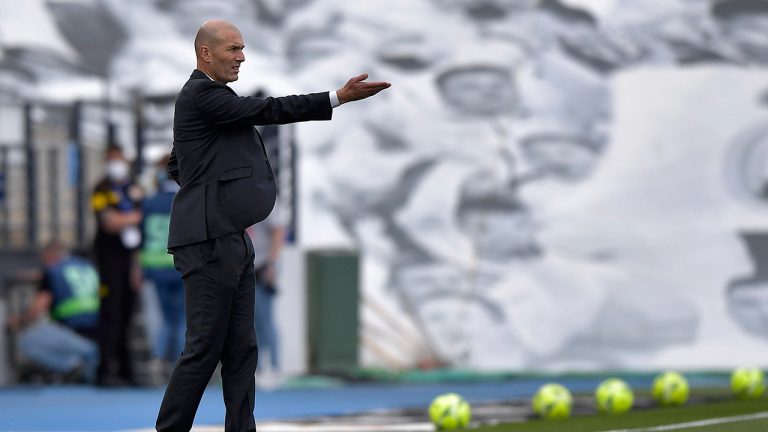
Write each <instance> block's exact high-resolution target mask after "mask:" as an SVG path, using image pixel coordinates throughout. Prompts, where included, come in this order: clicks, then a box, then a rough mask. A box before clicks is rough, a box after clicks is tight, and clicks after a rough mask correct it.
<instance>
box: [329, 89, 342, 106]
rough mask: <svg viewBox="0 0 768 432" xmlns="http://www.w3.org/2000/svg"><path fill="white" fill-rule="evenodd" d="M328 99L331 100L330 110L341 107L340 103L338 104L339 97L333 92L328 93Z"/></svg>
mask: <svg viewBox="0 0 768 432" xmlns="http://www.w3.org/2000/svg"><path fill="white" fill-rule="evenodd" d="M328 97H330V98H331V108H336V107H337V106H339V105H341V102H339V96H338V95H336V92H335V91H331V92H328Z"/></svg>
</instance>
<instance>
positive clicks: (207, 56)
mask: <svg viewBox="0 0 768 432" xmlns="http://www.w3.org/2000/svg"><path fill="white" fill-rule="evenodd" d="M200 58H201V59H203V61H204V62H206V63H210V62H211V51H210V50H209V49H208V47H207V46H206V45H203V46H201V47H200Z"/></svg>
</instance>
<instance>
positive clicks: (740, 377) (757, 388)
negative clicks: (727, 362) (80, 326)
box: [731, 367, 765, 399]
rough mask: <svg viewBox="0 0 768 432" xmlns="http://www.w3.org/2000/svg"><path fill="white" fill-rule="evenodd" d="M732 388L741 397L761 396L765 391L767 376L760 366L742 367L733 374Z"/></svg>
mask: <svg viewBox="0 0 768 432" xmlns="http://www.w3.org/2000/svg"><path fill="white" fill-rule="evenodd" d="M731 390H732V391H733V394H734V395H735V396H736V397H737V398H739V399H753V398H759V397H760V396H762V395H763V393H764V392H765V377H764V376H763V371H761V370H760V369H758V368H752V367H749V368H748V367H740V368H737V369H736V370H734V371H733V374H731Z"/></svg>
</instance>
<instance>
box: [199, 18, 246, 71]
mask: <svg viewBox="0 0 768 432" xmlns="http://www.w3.org/2000/svg"><path fill="white" fill-rule="evenodd" d="M207 46H208V59H207V60H208V61H209V72H210V73H211V74H212V76H211V78H213V79H214V80H216V81H218V82H222V83H228V82H232V81H237V78H238V74H239V73H240V64H241V63H242V62H244V61H245V55H244V54H243V49H244V48H245V44H244V43H243V37H242V36H241V35H240V31H238V30H237V29H236V28H234V27H226V28H222V29H221V30H219V32H218V34H217V37H216V39H215V40H214V41H213V42H212V43H210V44H209V45H207Z"/></svg>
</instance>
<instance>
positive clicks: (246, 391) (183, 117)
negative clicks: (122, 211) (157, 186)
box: [156, 20, 390, 432]
mask: <svg viewBox="0 0 768 432" xmlns="http://www.w3.org/2000/svg"><path fill="white" fill-rule="evenodd" d="M244 48H245V45H244V44H243V38H242V36H241V35H240V31H239V30H238V29H237V27H235V26H234V25H232V24H231V23H229V22H226V21H222V20H216V21H208V22H205V23H204V24H203V25H202V27H200V29H199V30H198V32H197V36H196V37H195V52H196V54H197V69H195V71H194V72H192V76H191V77H190V78H189V80H188V81H187V83H186V84H185V85H184V87H183V88H182V89H181V92H179V95H178V98H177V100H176V110H175V114H174V119H173V151H172V154H171V160H170V161H169V163H168V173H169V174H170V176H171V178H173V179H175V180H176V181H177V182H178V183H179V185H180V186H181V188H180V189H179V191H178V193H177V194H176V197H175V199H174V201H173V208H172V210H171V222H170V227H169V237H168V249H169V251H170V252H171V253H172V254H173V259H174V266H175V267H176V269H177V270H178V271H179V272H181V275H182V278H183V280H184V291H185V297H184V300H185V310H186V319H187V334H186V341H185V345H184V351H183V353H182V354H181V357H180V358H179V360H178V362H177V363H176V366H175V368H174V371H173V374H172V375H171V379H170V382H169V384H168V388H167V389H166V392H165V396H164V398H163V403H162V405H161V407H160V413H159V415H158V418H157V425H156V426H157V430H158V431H189V430H190V429H191V427H192V422H193V420H194V417H195V412H196V411H197V407H198V405H199V403H200V398H201V397H202V395H203V391H204V390H205V387H206V385H207V384H208V381H209V380H210V378H211V375H212V374H213V372H214V370H215V368H216V366H217V364H218V363H219V361H221V365H222V368H221V376H222V381H223V391H224V403H225V405H226V420H225V430H226V431H228V432H229V431H231V432H235V431H255V430H256V426H255V422H254V418H253V408H254V391H255V389H254V373H255V370H256V361H257V357H258V350H257V347H256V336H255V332H254V326H253V319H254V317H253V313H254V295H255V294H254V293H255V276H254V267H253V258H254V254H253V245H252V244H251V241H250V239H249V238H248V236H247V234H246V233H245V229H246V228H247V227H249V226H251V225H253V224H254V223H256V222H259V221H261V220H263V219H264V218H266V217H267V216H268V215H269V213H270V212H271V211H272V207H273V205H274V203H275V195H276V189H275V181H274V177H273V175H272V169H271V167H270V165H269V161H268V160H267V156H266V152H265V150H264V146H263V144H262V142H261V137H260V136H259V134H258V132H257V131H256V130H255V129H254V127H253V126H255V125H268V124H286V123H293V122H300V121H309V120H330V119H331V114H332V110H333V108H335V107H337V106H339V105H341V104H344V103H347V102H352V101H356V100H360V99H364V98H367V97H369V96H373V95H375V94H376V93H378V92H380V91H382V90H384V89H385V88H387V87H389V86H390V84H389V83H386V82H366V81H365V80H366V78H367V75H366V74H362V75H359V76H356V77H354V78H351V79H350V80H349V81H348V82H347V83H346V84H345V85H344V86H343V87H342V88H340V89H338V90H336V91H331V92H323V93H312V94H307V95H301V96H286V97H279V98H271V97H268V98H255V97H241V96H238V95H237V94H235V92H234V91H233V90H232V89H230V88H229V87H228V86H227V85H226V84H227V83H229V82H232V81H235V80H237V77H238V74H239V72H240V65H241V64H242V63H243V62H244V61H245V56H244V55H243V49H244Z"/></svg>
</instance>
